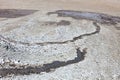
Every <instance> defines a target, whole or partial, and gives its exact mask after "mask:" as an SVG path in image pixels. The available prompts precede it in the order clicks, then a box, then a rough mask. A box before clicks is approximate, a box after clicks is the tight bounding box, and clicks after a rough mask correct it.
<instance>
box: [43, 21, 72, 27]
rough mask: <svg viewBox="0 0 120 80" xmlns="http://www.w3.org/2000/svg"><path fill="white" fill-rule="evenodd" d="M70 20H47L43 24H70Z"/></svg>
mask: <svg viewBox="0 0 120 80" xmlns="http://www.w3.org/2000/svg"><path fill="white" fill-rule="evenodd" d="M70 24H71V23H70V21H67V20H61V21H59V22H54V21H47V22H43V24H42V26H50V25H56V26H62V25H63V26H67V25H70Z"/></svg>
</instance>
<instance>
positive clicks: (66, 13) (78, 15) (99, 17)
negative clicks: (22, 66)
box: [0, 10, 120, 46]
mask: <svg viewBox="0 0 120 80" xmlns="http://www.w3.org/2000/svg"><path fill="white" fill-rule="evenodd" d="M51 14H58V16H60V17H72V18H74V19H77V20H80V19H87V20H92V21H93V25H94V26H95V27H96V31H94V32H91V33H87V34H82V35H79V36H77V37H74V38H73V39H72V40H66V41H63V42H41V43H40V42H39V43H32V44H31V43H25V42H21V41H15V40H10V39H9V38H5V37H3V36H2V35H0V39H1V40H3V41H5V42H8V43H17V44H22V45H28V46H30V45H41V46H44V45H49V44H66V43H69V42H74V41H76V40H78V39H81V38H83V37H85V36H91V35H94V34H97V33H99V32H100V26H99V25H98V24H97V23H101V24H110V25H115V24H117V23H119V22H120V17H115V16H111V15H107V14H102V13H93V12H81V11H72V10H58V11H55V12H48V13H47V15H51ZM54 23H56V22H50V23H49V24H54ZM56 24H57V25H63V24H65V25H69V24H70V23H69V22H68V21H64V20H63V21H61V22H57V23H56Z"/></svg>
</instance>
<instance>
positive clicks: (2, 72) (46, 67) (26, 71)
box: [0, 48, 87, 78]
mask: <svg viewBox="0 0 120 80" xmlns="http://www.w3.org/2000/svg"><path fill="white" fill-rule="evenodd" d="M76 53H77V57H75V58H74V59H73V60H68V61H54V62H52V63H47V64H43V66H40V65H39V66H35V67H33V66H27V67H24V66H23V68H2V69H0V76H1V78H2V77H6V76H9V75H11V74H13V75H30V74H40V73H41V72H51V71H53V70H54V69H57V68H60V67H64V66H67V65H70V64H74V63H78V62H80V61H82V60H84V58H85V54H86V53H87V52H86V48H85V49H83V51H80V49H79V48H77V49H76ZM14 66H15V65H14Z"/></svg>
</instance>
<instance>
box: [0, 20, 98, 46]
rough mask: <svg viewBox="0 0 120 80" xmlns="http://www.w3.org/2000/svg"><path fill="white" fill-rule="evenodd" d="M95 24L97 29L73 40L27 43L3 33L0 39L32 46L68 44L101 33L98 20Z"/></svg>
mask: <svg viewBox="0 0 120 80" xmlns="http://www.w3.org/2000/svg"><path fill="white" fill-rule="evenodd" d="M93 25H94V26H95V27H96V31H94V32H91V33H87V34H82V35H79V36H77V37H74V38H73V39H72V40H66V41H63V42H42V43H33V44H30V43H25V42H21V41H15V40H10V39H9V38H5V37H3V36H2V35H0V40H2V41H4V42H7V43H16V44H22V45H28V46H30V45H41V46H44V45H49V44H66V43H69V42H75V41H76V40H78V39H82V38H83V37H85V36H91V35H94V34H97V33H99V32H100V26H99V25H97V23H96V22H93Z"/></svg>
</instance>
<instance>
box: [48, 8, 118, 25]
mask: <svg viewBox="0 0 120 80" xmlns="http://www.w3.org/2000/svg"><path fill="white" fill-rule="evenodd" d="M51 14H58V16H59V17H72V18H74V19H78V20H79V19H87V20H92V21H95V22H98V23H102V24H112V25H114V24H117V23H119V22H120V17H116V16H111V15H107V14H103V13H95V12H83V11H74V10H57V11H55V12H48V13H47V15H51Z"/></svg>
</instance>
